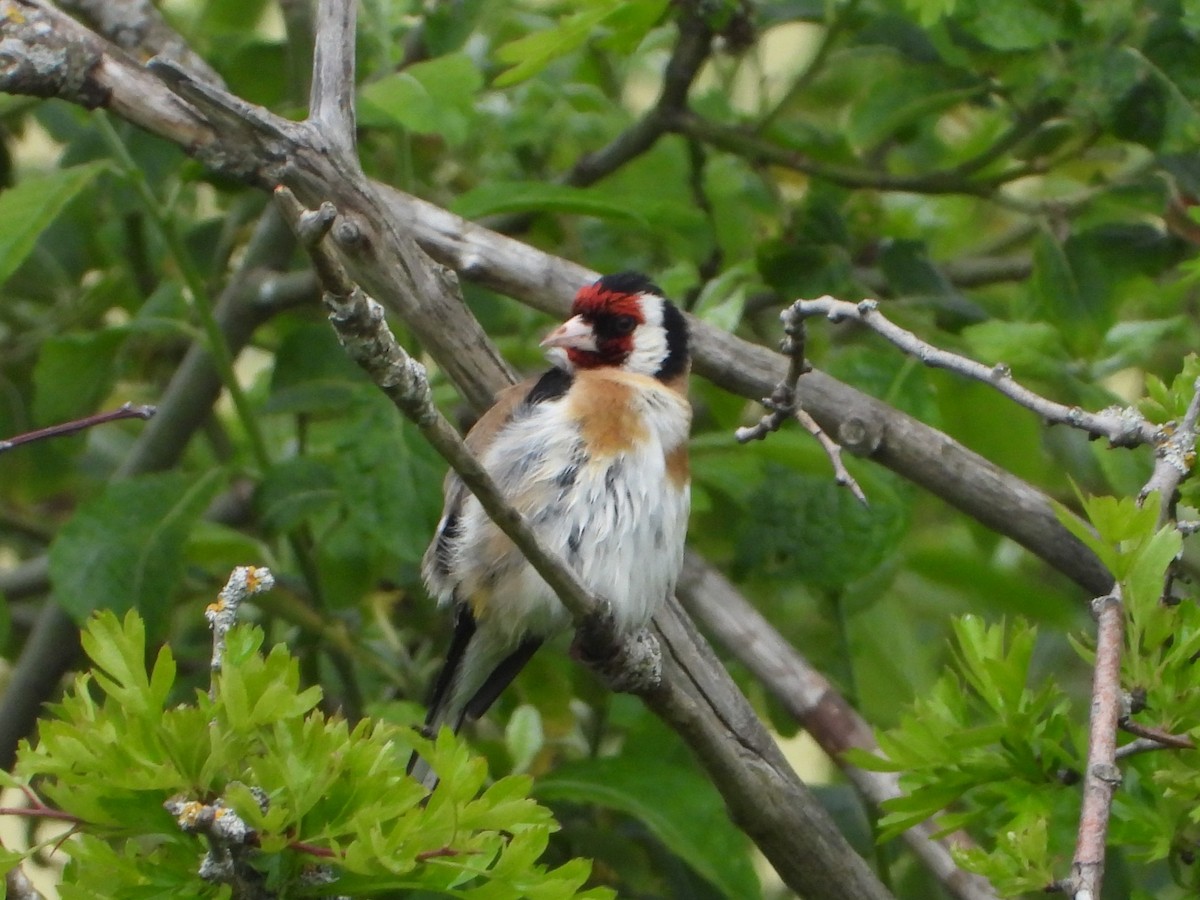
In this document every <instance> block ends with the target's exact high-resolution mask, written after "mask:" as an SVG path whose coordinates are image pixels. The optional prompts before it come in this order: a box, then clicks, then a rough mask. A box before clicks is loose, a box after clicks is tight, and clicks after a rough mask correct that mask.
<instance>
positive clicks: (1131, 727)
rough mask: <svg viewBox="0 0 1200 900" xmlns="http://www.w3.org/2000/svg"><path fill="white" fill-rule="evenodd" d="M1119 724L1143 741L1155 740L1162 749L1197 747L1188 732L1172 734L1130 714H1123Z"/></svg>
mask: <svg viewBox="0 0 1200 900" xmlns="http://www.w3.org/2000/svg"><path fill="white" fill-rule="evenodd" d="M1117 724H1118V725H1119V726H1120V728H1121V730H1122V731H1126V732H1128V733H1129V734H1132V735H1136V736H1137V737H1138V738H1139V739H1141V740H1143V741H1153V742H1154V743H1155V744H1157V745H1158V747H1159V749H1162V750H1195V749H1196V742H1195V741H1193V740H1192V739H1191V738H1190V737H1188V736H1187V735H1186V734H1171V732H1169V731H1163V730H1162V729H1161V728H1154V727H1153V726H1151V725H1143V724H1141V723H1140V722H1135V721H1133V720H1132V719H1130V718H1129V717H1128V716H1123V717H1122V718H1121V720H1120V721H1119V722H1118V723H1117ZM1121 749H1124V748H1121Z"/></svg>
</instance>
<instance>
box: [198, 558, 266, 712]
mask: <svg viewBox="0 0 1200 900" xmlns="http://www.w3.org/2000/svg"><path fill="white" fill-rule="evenodd" d="M274 586H275V576H274V575H272V574H271V570H270V569H267V568H264V567H261V566H260V567H257V568H256V567H255V566H238V567H237V568H236V569H234V570H233V572H231V573H230V575H229V580H228V581H227V582H225V587H223V588H221V593H220V594H218V595H217V599H216V601H215V602H213V603H210V604H209V606H208V608H207V609H206V610H205V611H204V617H205V618H206V619H208V624H209V626H210V627H211V628H212V633H213V649H212V661H211V662H210V663H209V668H210V671H211V673H212V681H211V682H210V683H209V686H208V696H209V697H212V698H213V699H216V696H217V676H218V675H220V674H221V668H222V667H223V666H224V664H225V638H226V636H227V635H228V634H229V629H230V628H232V627H233V625H234V623H235V622H236V621H237V614H238V608H239V607H240V606H241V605H242V601H244V600H246V599H247V598H249V597H252V596H254V595H255V594H260V593H262V592H263V591H269V590H270V589H271V588H273V587H274Z"/></svg>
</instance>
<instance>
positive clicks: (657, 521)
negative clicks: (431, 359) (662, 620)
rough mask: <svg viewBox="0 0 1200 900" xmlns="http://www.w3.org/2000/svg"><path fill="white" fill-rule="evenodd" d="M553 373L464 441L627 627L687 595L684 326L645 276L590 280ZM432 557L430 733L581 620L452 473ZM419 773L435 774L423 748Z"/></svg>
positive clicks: (426, 569)
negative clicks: (680, 588) (442, 655)
mask: <svg viewBox="0 0 1200 900" xmlns="http://www.w3.org/2000/svg"><path fill="white" fill-rule="evenodd" d="M541 346H542V347H543V348H544V349H545V350H546V351H547V356H548V357H549V359H550V361H551V363H552V366H551V368H550V369H548V370H547V371H545V372H544V373H543V374H541V375H540V376H537V377H534V378H531V379H528V380H526V381H523V382H521V383H519V384H516V385H513V386H511V387H509V388H506V389H505V390H503V391H501V392H500V393H499V394H498V396H497V399H496V401H495V403H494V405H493V406H492V407H491V408H490V409H489V410H488V411H487V412H486V413H484V414H483V416H481V417H480V419H479V420H478V421H477V422H476V423H475V425H474V427H472V428H471V430H470V431H469V432H468V433H467V436H466V439H465V440H466V444H467V446H468V448H469V449H470V450H471V451H472V452H473V453H474V454H475V455H476V456H477V457H478V459H479V460H480V461H481V463H482V465H483V467H484V468H485V469H486V470H487V471H488V472H489V473H490V474H491V476H492V478H493V479H494V480H495V482H496V484H497V485H498V486H499V487H500V489H501V491H502V492H503V493H504V494H505V496H506V497H507V499H508V500H509V502H510V503H512V504H513V506H515V507H516V509H517V510H518V511H519V512H520V513H521V514H522V515H524V516H525V517H526V519H527V520H528V521H529V523H530V524H531V526H532V527H533V530H534V532H535V533H536V535H537V537H538V539H539V541H541V542H542V544H543V546H545V547H547V548H549V549H551V550H553V551H555V552H556V553H557V554H558V555H559V556H560V557H561V558H562V559H563V560H565V561H566V563H567V565H569V566H570V567H571V568H572V569H573V570H574V571H575V573H576V574H577V575H578V576H579V578H580V580H581V581H582V582H583V584H584V585H585V586H586V587H587V588H588V589H589V590H590V591H591V592H592V593H593V594H594V595H596V596H599V597H602V598H603V599H605V600H607V601H608V603H609V604H610V606H611V610H612V614H613V620H614V624H615V626H616V628H617V630H618V632H619V633H622V634H629V633H633V632H635V631H636V630H638V629H640V628H642V627H644V626H646V625H647V624H648V623H649V621H650V618H651V616H652V615H653V614H654V612H655V611H656V610H657V609H658V607H659V606H660V604H661V603H662V602H663V601H664V600H665V598H666V597H667V596H668V595H670V594H672V593H673V592H674V590H675V584H676V581H677V579H678V577H679V572H680V569H681V567H682V565H683V553H684V539H685V536H686V532H687V520H688V513H689V508H690V493H689V484H690V482H689V469H688V448H687V441H688V433H689V430H690V427H691V417H692V410H691V405H690V404H689V402H688V399H687V383H688V374H689V370H690V356H689V347H688V327H687V322H686V320H685V318H684V316H683V314H682V313H681V312H680V311H679V309H678V308H677V307H676V306H675V305H674V304H673V303H671V301H669V300H668V299H666V297H665V296H664V295H663V292H662V290H661V289H660V288H659V287H658V286H657V285H655V284H654V282H653V281H651V280H650V278H648V277H647V276H646V275H643V274H640V273H637V272H619V273H616V274H610V275H604V276H602V277H601V278H599V279H598V280H596V281H595V282H592V283H590V284H586V285H584V286H583V287H581V288H580V289H579V291H578V293H577V294H576V295H575V298H574V302H573V303H572V306H571V317H570V318H569V319H567V320H566V321H565V322H563V323H562V324H561V325H559V326H558V327H557V328H556V329H554V330H553V331H551V332H550V333H549V334H548V335H547V336H546V338H545V339H544V340H543V341H542V342H541ZM444 494H445V507H444V511H443V515H442V517H441V520H440V522H439V523H438V526H437V530H436V533H435V536H434V538H433V541H432V542H431V543H430V545H429V549H428V550H427V551H426V553H425V555H424V558H423V560H422V566H421V569H422V576H423V579H424V581H425V584H426V587H427V589H428V591H429V593H430V595H431V596H432V597H434V598H436V600H437V601H438V603H439V605H440V606H445V607H449V608H451V609H452V610H453V611H454V634H453V637H452V639H451V641H450V646H449V649H448V651H447V654H446V659H445V662H444V664H443V667H442V670H441V672H440V674H439V675H438V676H437V678H436V680H435V682H434V685H433V690H432V694H431V697H430V701H429V707H428V714H427V716H426V719H425V729H424V730H425V733H426V734H427V735H429V736H433V735H435V734H436V733H437V732H438V731H439V730H440V729H441V727H442V726H449V727H450V728H451V729H453V730H454V731H456V732H457V731H458V730H460V729H461V728H462V727H463V725H464V724H465V723H466V722H468V721H472V720H475V719H477V718H479V717H480V716H481V715H483V713H484V712H486V711H487V709H488V708H489V707H490V706H491V705H492V703H493V702H494V701H495V700H496V698H497V697H498V696H499V695H500V693H501V692H502V691H503V690H504V688H505V687H507V686H508V684H509V683H510V682H511V681H512V680H513V678H514V677H516V675H517V673H518V672H519V671H520V670H521V668H522V667H523V666H524V665H525V664H526V663H527V662H528V661H529V659H530V658H531V657H532V656H533V654H534V653H535V652H536V651H537V649H538V648H539V647H540V646H541V645H542V643H543V642H544V641H545V640H546V639H547V638H549V637H551V636H553V635H554V634H556V633H558V632H560V631H562V630H564V629H565V628H566V627H567V626H568V625H569V624H570V622H571V618H570V615H569V613H568V612H567V610H566V609H565V608H564V607H563V606H562V604H561V603H560V602H559V600H558V598H557V597H556V596H555V594H554V592H553V591H552V590H551V589H550V587H549V586H548V585H547V584H546V583H545V581H543V580H542V578H541V576H539V575H538V574H537V573H536V572H535V571H534V570H533V568H532V567H531V566H530V565H529V563H528V562H526V560H525V558H524V557H523V556H522V554H521V552H520V551H519V550H518V549H517V548H516V546H515V545H514V544H513V543H512V541H510V540H509V538H508V537H507V536H505V535H504V534H503V532H501V531H500V529H499V528H498V527H497V526H496V525H495V524H494V523H493V522H492V521H491V520H490V519H489V518H488V516H487V514H486V513H485V512H484V510H483V507H482V506H481V505H480V503H479V501H478V500H476V499H475V497H474V495H472V494H471V493H470V492H469V491H468V490H467V488H466V486H465V485H464V484H463V482H462V481H461V480H460V479H459V478H458V476H457V475H455V474H454V472H453V471H451V472H450V473H449V474H448V475H447V477H446V481H445V485H444ZM409 772H410V774H412V775H413V776H414V777H416V778H417V779H418V780H420V781H421V782H422V783H423V784H425V786H426V787H427V788H430V789H432V787H433V786H434V785H435V784H436V783H437V776H436V774H435V773H434V772H433V771H432V770H431V769H430V768H429V766H428V765H427V764H426V763H425V762H424V760H422V759H420V758H419V756H418V755H417V754H414V756H413V760H412V762H411V763H410V765H409Z"/></svg>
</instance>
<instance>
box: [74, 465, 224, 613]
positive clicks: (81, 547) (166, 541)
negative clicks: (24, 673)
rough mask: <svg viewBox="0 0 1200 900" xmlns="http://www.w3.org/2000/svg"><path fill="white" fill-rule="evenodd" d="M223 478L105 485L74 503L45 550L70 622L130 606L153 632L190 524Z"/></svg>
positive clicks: (166, 605) (211, 475)
mask: <svg viewBox="0 0 1200 900" xmlns="http://www.w3.org/2000/svg"><path fill="white" fill-rule="evenodd" d="M224 480H225V475H224V473H223V472H221V471H219V470H213V471H210V472H208V473H207V474H205V475H202V476H200V477H199V478H197V477H195V476H192V475H186V474H183V473H177V472H172V473H168V474H161V475H145V476H141V477H138V478H130V479H127V480H123V481H116V482H113V483H111V484H109V485H108V486H107V487H106V488H105V489H104V491H103V493H101V494H100V495H99V496H97V497H94V498H92V499H91V500H89V501H87V502H85V503H83V504H81V505H80V507H79V509H78V510H76V512H75V515H74V516H72V518H71V520H70V521H69V522H67V524H66V525H65V526H63V528H62V530H61V531H60V532H59V533H58V535H57V537H56V538H55V540H54V543H53V544H52V545H51V547H50V580H51V583H52V585H53V587H54V596H55V600H56V601H57V602H58V603H59V604H60V605H61V606H62V607H63V608H64V609H65V610H66V611H67V612H69V613H70V614H71V615H72V616H73V617H74V618H75V619H76V620H77V621H83V620H84V619H85V618H87V616H88V615H89V614H90V613H91V612H92V611H93V610H96V609H110V610H113V611H114V612H116V613H124V612H125V611H127V610H130V609H136V610H138V611H140V612H141V613H142V615H143V616H144V617H145V619H146V620H147V623H148V624H149V625H150V626H151V628H152V629H154V630H157V625H158V623H161V622H162V620H163V618H164V617H165V615H166V613H167V611H168V610H169V609H170V596H171V591H172V589H173V588H174V586H175V583H176V581H177V580H178V579H179V576H180V575H181V574H182V571H183V560H184V545H185V543H186V541H187V536H188V533H189V532H190V531H191V528H192V525H193V524H194V523H195V522H196V520H197V519H199V517H200V515H201V514H202V513H203V512H204V510H205V509H206V508H207V507H208V504H209V503H210V502H211V501H212V499H213V497H214V496H216V493H217V490H218V489H219V488H220V486H221V485H222V483H223V482H224Z"/></svg>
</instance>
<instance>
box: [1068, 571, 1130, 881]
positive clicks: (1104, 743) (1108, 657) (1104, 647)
mask: <svg viewBox="0 0 1200 900" xmlns="http://www.w3.org/2000/svg"><path fill="white" fill-rule="evenodd" d="M1093 609H1094V610H1095V612H1096V621H1097V629H1096V670H1095V674H1094V676H1093V680H1092V714H1091V718H1090V721H1089V725H1088V754H1087V770H1086V773H1085V775H1084V782H1083V808H1082V809H1081V810H1080V813H1079V837H1078V839H1077V841H1076V844H1075V859H1074V862H1073V863H1072V864H1071V879H1070V882H1069V884H1068V886H1067V890H1068V891H1069V893H1070V896H1071V897H1072V898H1073V900H1095V898H1098V897H1099V896H1100V885H1101V884H1102V883H1103V881H1104V850H1105V841H1106V837H1107V835H1108V819H1109V815H1110V813H1111V811H1112V798H1113V793H1114V792H1115V791H1116V789H1117V785H1119V784H1120V783H1121V770H1120V769H1119V768H1118V767H1117V756H1116V752H1117V721H1118V719H1119V718H1120V716H1121V647H1122V645H1123V643H1124V640H1125V609H1124V606H1123V605H1122V603H1121V591H1120V587H1119V586H1117V585H1114V586H1113V591H1112V593H1111V594H1109V595H1108V596H1106V597H1098V598H1097V599H1096V600H1095V601H1094V602H1093Z"/></svg>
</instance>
